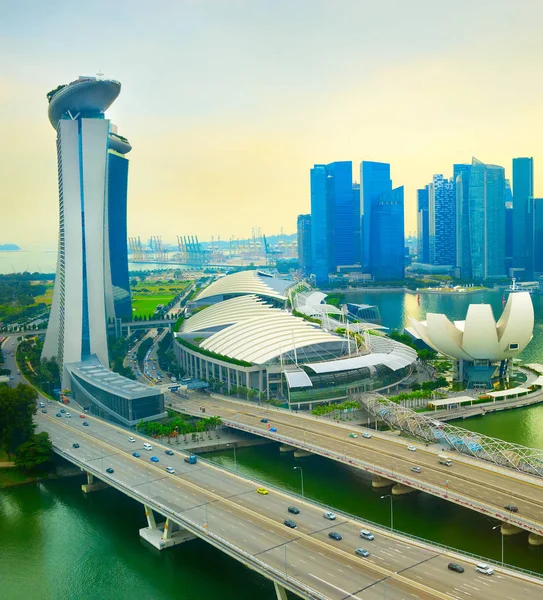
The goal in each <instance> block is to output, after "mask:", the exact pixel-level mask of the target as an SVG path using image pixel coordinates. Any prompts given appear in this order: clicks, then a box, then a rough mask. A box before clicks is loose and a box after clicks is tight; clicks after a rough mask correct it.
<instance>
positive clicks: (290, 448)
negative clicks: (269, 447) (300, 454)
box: [279, 444, 296, 452]
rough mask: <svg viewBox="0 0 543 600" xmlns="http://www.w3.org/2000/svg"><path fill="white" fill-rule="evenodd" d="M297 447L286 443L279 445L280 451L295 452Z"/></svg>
mask: <svg viewBox="0 0 543 600" xmlns="http://www.w3.org/2000/svg"><path fill="white" fill-rule="evenodd" d="M294 450H296V448H294V446H287V445H286V444H281V445H280V446H279V452H294Z"/></svg>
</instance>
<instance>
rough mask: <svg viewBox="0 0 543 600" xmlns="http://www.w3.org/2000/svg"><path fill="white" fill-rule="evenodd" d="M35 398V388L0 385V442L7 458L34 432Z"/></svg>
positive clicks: (20, 385) (36, 395)
mask: <svg viewBox="0 0 543 600" xmlns="http://www.w3.org/2000/svg"><path fill="white" fill-rule="evenodd" d="M37 399H38V394H37V392H36V390H34V388H31V387H30V386H28V385H24V384H22V383H20V384H19V385H18V386H17V387H16V388H8V387H6V386H0V444H1V445H2V447H3V448H4V449H5V451H6V452H7V453H8V457H9V458H11V454H12V453H14V452H15V450H16V449H17V448H18V447H19V446H20V445H21V444H24V442H26V441H28V440H29V439H30V436H31V435H32V434H33V433H34V427H35V425H34V423H33V420H32V417H33V416H34V415H35V414H36V411H37V404H36V400H37Z"/></svg>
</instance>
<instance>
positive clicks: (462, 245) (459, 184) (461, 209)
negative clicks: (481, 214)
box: [455, 169, 471, 279]
mask: <svg viewBox="0 0 543 600" xmlns="http://www.w3.org/2000/svg"><path fill="white" fill-rule="evenodd" d="M469 182H470V171H469V169H465V170H462V171H461V172H460V173H458V175H457V176H456V182H455V194H456V263H455V264H456V267H457V269H458V275H459V276H460V277H461V278H462V279H471V250H470V233H469V232H470V228H469Z"/></svg>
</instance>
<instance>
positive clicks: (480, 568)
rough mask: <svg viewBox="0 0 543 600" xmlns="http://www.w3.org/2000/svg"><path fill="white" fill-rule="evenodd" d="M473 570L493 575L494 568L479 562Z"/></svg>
mask: <svg viewBox="0 0 543 600" xmlns="http://www.w3.org/2000/svg"><path fill="white" fill-rule="evenodd" d="M475 570H476V571H477V573H483V575H494V569H493V568H492V567H490V566H489V565H487V564H486V563H479V564H478V565H477V566H476V567H475Z"/></svg>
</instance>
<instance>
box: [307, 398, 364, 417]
mask: <svg viewBox="0 0 543 600" xmlns="http://www.w3.org/2000/svg"><path fill="white" fill-rule="evenodd" d="M359 409H360V404H359V403H358V402H356V401H355V400H347V401H345V402H339V403H338V404H321V405H319V406H316V407H315V408H314V409H313V410H312V411H311V412H312V414H314V415H317V416H322V415H329V414H331V413H335V412H338V411H344V410H359Z"/></svg>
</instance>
